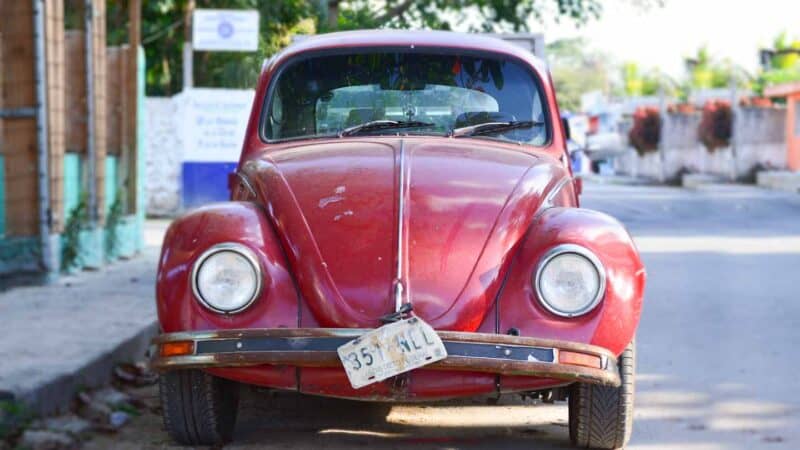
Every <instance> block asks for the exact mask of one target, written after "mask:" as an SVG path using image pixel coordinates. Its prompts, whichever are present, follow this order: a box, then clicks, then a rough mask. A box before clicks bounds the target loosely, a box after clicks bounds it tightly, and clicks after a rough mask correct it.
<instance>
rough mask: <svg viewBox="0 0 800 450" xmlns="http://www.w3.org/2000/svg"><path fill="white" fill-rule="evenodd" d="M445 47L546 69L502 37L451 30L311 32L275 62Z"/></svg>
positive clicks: (284, 51) (542, 62)
mask: <svg viewBox="0 0 800 450" xmlns="http://www.w3.org/2000/svg"><path fill="white" fill-rule="evenodd" d="M406 46H408V47H411V48H413V47H416V46H419V47H443V48H455V49H464V50H473V51H483V52H487V53H499V54H506V55H510V56H514V57H516V58H518V59H521V60H523V61H526V62H528V63H529V64H530V65H531V66H532V67H534V68H535V69H537V70H538V71H539V72H540V73H545V72H546V71H547V69H546V65H545V63H544V61H542V60H541V59H540V58H538V57H536V56H535V55H534V54H533V53H531V52H529V51H528V50H526V49H524V48H522V47H520V46H518V45H516V44H513V43H511V42H508V41H504V40H503V39H499V38H496V37H492V36H487V35H481V34H475V33H456V32H452V31H420V30H415V31H409V30H357V31H342V32H336V33H326V34H318V35H313V36H309V37H307V38H304V39H302V40H299V41H296V42H295V43H293V44H292V45H290V46H288V47H287V48H285V49H284V50H283V51H282V52H280V53H279V54H278V55H275V58H271V60H272V61H273V62H276V63H277V62H279V61H281V60H285V59H287V58H290V57H292V56H295V55H297V54H301V53H306V52H315V51H322V50H329V49H336V48H347V47H406Z"/></svg>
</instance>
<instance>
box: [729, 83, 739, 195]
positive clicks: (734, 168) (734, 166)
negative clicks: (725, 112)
mask: <svg viewBox="0 0 800 450" xmlns="http://www.w3.org/2000/svg"><path fill="white" fill-rule="evenodd" d="M730 88H731V140H730V145H731V172H732V173H731V181H736V178H737V177H738V176H739V163H738V161H737V160H736V159H737V156H738V155H737V148H736V147H737V145H736V121H737V116H738V115H739V101H738V94H737V92H736V76H735V75H734V74H733V69H731V79H730Z"/></svg>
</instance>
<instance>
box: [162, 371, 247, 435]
mask: <svg viewBox="0 0 800 450" xmlns="http://www.w3.org/2000/svg"><path fill="white" fill-rule="evenodd" d="M159 390H160V394H161V407H162V409H163V412H162V414H163V417H164V428H166V430H167V433H169V435H170V437H171V438H172V439H174V440H175V442H177V443H179V444H182V445H220V444H224V443H226V442H229V441H230V440H231V439H232V438H233V429H234V427H235V425H236V414H237V410H238V407H239V385H238V384H236V383H235V382H233V381H229V380H225V379H222V378H217V377H215V376H212V375H209V374H207V373H206V372H203V371H200V370H175V371H172V372H167V373H165V374H162V375H161V377H160V379H159Z"/></svg>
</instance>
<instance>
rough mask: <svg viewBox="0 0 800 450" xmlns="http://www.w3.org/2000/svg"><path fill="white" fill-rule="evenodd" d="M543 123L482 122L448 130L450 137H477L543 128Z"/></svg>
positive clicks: (523, 121) (529, 121) (531, 121)
mask: <svg viewBox="0 0 800 450" xmlns="http://www.w3.org/2000/svg"><path fill="white" fill-rule="evenodd" d="M543 125H544V122H539V121H535V120H521V121H516V120H512V121H509V122H483V123H478V124H475V125H470V126H466V127H458V128H453V129H452V130H450V136H452V137H461V136H479V135H482V134H491V133H502V132H503V131H509V130H516V129H519V128H533V127H539V126H543Z"/></svg>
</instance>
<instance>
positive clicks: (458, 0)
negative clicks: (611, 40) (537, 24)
mask: <svg viewBox="0 0 800 450" xmlns="http://www.w3.org/2000/svg"><path fill="white" fill-rule="evenodd" d="M633 1H634V2H636V3H638V4H644V5H647V4H651V3H659V2H660V0H633ZM327 3H328V16H329V18H328V22H327V23H328V25H327V26H326V27H321V28H322V29H324V30H329V29H330V28H332V27H331V25H332V24H336V28H338V29H340V30H348V29H356V28H382V27H388V28H412V27H413V28H417V27H419V28H430V29H440V30H450V29H453V28H455V27H454V25H455V24H459V23H465V22H469V19H473V18H478V19H479V23H477V24H471V26H470V28H471V29H472V31H478V30H481V31H494V32H497V31H508V30H512V31H525V30H527V29H528V25H529V21H530V20H531V19H533V20H535V21H541V20H543V19H544V18H549V17H554V18H556V19H559V18H567V19H570V20H573V21H575V22H576V23H578V24H583V23H586V22H587V21H589V20H591V19H595V18H598V17H599V16H600V14H601V13H602V0H382V1H378V2H376V1H373V0H355V1H348V2H344V1H340V0H329V1H328V2H327ZM334 17H335V18H336V20H334Z"/></svg>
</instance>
